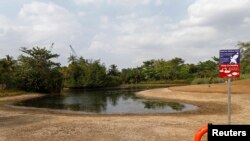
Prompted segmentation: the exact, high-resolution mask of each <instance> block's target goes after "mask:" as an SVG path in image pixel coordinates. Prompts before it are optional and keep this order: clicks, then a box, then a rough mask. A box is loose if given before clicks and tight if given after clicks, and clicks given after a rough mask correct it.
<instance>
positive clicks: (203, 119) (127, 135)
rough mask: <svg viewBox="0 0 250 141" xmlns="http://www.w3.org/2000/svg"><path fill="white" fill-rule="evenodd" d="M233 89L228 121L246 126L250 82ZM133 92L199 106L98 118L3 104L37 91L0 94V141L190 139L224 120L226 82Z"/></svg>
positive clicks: (237, 83)
mask: <svg viewBox="0 0 250 141" xmlns="http://www.w3.org/2000/svg"><path fill="white" fill-rule="evenodd" d="M232 92H233V95H232V106H233V113H232V124H250V80H241V81H235V82H233V84H232ZM137 95H138V96H141V97H145V98H153V99H161V100H167V101H180V102H185V103H191V104H194V105H197V106H198V107H199V109H198V110H196V111H190V112H186V113H176V114H162V115H107V116H98V115H81V114H63V113H57V112H49V111H47V110H37V109H16V108H10V107H6V106H4V105H5V104H6V103H8V102H11V101H14V100H20V99H26V98H32V97H37V96H39V95H23V96H17V97H8V98H0V141H45V140H46V141H192V140H193V138H194V134H195V132H196V131H197V130H198V129H199V128H200V127H202V126H204V125H206V124H207V123H213V124H227V84H217V85H211V86H210V87H208V85H194V86H181V87H171V88H169V89H168V88H161V89H152V90H147V91H142V92H139V93H137ZM205 140H206V137H204V139H203V141H205Z"/></svg>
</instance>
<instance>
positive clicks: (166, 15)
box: [0, 0, 250, 69]
mask: <svg viewBox="0 0 250 141" xmlns="http://www.w3.org/2000/svg"><path fill="white" fill-rule="evenodd" d="M249 7H250V0H0V58H3V57H4V56H5V55H7V54H9V55H11V56H14V57H17V56H18V55H19V54H20V53H21V52H20V51H19V49H20V47H23V46H26V47H29V48H31V47H33V46H40V47H44V46H46V47H49V46H50V45H51V43H52V42H54V43H55V45H54V48H53V50H52V51H53V52H54V53H58V54H60V55H61V56H60V58H59V59H58V60H57V61H59V62H61V64H62V65H67V57H68V56H69V55H70V53H71V51H70V48H69V44H71V45H72V46H73V48H74V49H75V50H76V52H77V55H78V56H83V57H84V58H86V59H101V62H103V63H105V65H106V66H109V65H111V64H116V65H118V67H119V68H120V69H121V68H127V67H136V66H139V65H141V64H142V62H143V61H146V60H149V59H161V58H163V59H172V58H174V57H181V58H183V59H185V60H186V62H187V63H197V62H198V61H204V60H208V59H211V57H212V56H217V57H218V56H219V50H220V49H234V48H236V47H235V45H236V44H237V42H238V41H250V8H249Z"/></svg>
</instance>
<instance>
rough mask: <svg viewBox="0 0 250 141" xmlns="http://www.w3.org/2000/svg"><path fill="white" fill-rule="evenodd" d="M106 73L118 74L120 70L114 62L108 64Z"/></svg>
mask: <svg viewBox="0 0 250 141" xmlns="http://www.w3.org/2000/svg"><path fill="white" fill-rule="evenodd" d="M108 75H110V76H119V75H120V72H119V70H118V68H117V66H116V65H115V64H112V65H110V67H109V69H108Z"/></svg>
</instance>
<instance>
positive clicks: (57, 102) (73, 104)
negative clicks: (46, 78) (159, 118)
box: [16, 89, 196, 114]
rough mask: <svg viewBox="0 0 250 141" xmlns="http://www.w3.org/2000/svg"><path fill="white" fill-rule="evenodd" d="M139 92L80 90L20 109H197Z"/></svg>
mask: <svg viewBox="0 0 250 141" xmlns="http://www.w3.org/2000/svg"><path fill="white" fill-rule="evenodd" d="M136 91H138V89H117V90H84V91H83V90H77V91H69V92H65V93H64V94H63V95H60V96H47V97H42V98H37V99H32V100H27V101H22V102H20V103H17V104H16V105H19V106H28V107H41V108H51V109H64V110H71V111H84V112H90V113H99V114H125V113H128V114H130V113H132V114H140V113H169V112H179V111H186V110H192V109H195V108H196V107H195V106H193V105H189V104H181V103H176V102H162V101H150V100H145V99H141V98H138V97H135V95H134V92H136Z"/></svg>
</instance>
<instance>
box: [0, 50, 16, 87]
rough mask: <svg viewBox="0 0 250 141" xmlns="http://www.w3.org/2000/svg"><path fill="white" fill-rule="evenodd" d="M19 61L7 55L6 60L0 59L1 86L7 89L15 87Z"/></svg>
mask: <svg viewBox="0 0 250 141" xmlns="http://www.w3.org/2000/svg"><path fill="white" fill-rule="evenodd" d="M16 68H17V61H16V60H14V59H13V57H11V56H9V55H6V58H3V59H0V84H1V85H4V86H6V88H13V87H15V83H16V75H15V71H16Z"/></svg>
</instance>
